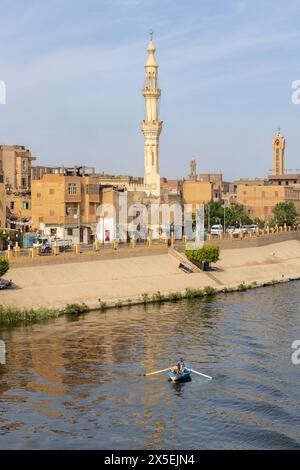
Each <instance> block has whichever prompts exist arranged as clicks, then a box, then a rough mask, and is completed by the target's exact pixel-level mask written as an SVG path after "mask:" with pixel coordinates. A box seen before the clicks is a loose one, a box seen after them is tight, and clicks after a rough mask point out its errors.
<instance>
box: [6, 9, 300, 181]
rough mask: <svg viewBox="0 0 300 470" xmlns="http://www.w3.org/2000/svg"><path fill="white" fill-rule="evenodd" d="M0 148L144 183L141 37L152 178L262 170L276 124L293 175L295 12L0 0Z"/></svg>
mask: <svg viewBox="0 0 300 470" xmlns="http://www.w3.org/2000/svg"><path fill="white" fill-rule="evenodd" d="M0 14H1V28H0V80H4V81H5V83H6V86H7V104H6V105H0V143H6V144H14V143H16V144H21V145H25V146H27V147H29V148H30V149H31V150H32V152H33V153H34V155H36V156H38V162H37V163H41V164H51V165H59V164H62V163H64V164H66V165H72V164H81V163H84V164H86V165H90V166H95V167H96V168H97V169H98V170H99V171H105V172H110V173H116V174H135V175H142V174H143V136H142V133H141V132H140V122H141V120H142V119H143V112H144V106H143V98H142V94H141V89H142V87H143V84H144V64H145V61H146V47H147V42H148V33H149V30H150V29H153V30H154V32H155V34H154V42H155V44H156V47H157V54H156V55H157V60H158V63H159V65H160V67H159V82H160V87H161V89H162V97H161V103H160V117H161V119H162V120H163V121H164V127H163V132H162V134H161V165H160V166H161V174H162V175H164V176H167V177H179V176H185V175H187V173H188V164H189V160H190V159H191V158H192V157H193V156H195V157H196V158H197V163H198V172H207V171H221V172H223V174H224V177H225V178H226V179H233V178H238V177H246V176H249V177H255V176H257V177H259V176H264V175H267V174H268V170H269V169H270V168H272V147H271V140H272V137H273V134H274V132H275V130H276V129H277V127H278V126H280V127H281V128H282V132H283V134H284V135H285V137H286V139H287V152H286V161H287V163H286V166H287V168H291V169H293V168H300V158H299V157H300V150H299V149H300V132H299V124H300V105H298V106H296V105H293V104H292V102H291V94H292V90H291V83H292V81H293V80H297V79H298V80H299V79H300V63H299V54H300V28H299V21H300V1H299V0H289V1H288V2H282V0H280V1H279V0H251V1H250V0H43V1H40V0H0Z"/></svg>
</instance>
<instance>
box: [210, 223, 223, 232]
mask: <svg viewBox="0 0 300 470" xmlns="http://www.w3.org/2000/svg"><path fill="white" fill-rule="evenodd" d="M210 233H211V234H212V235H219V234H220V233H223V226H222V225H221V224H219V225H213V226H212V227H211V229H210Z"/></svg>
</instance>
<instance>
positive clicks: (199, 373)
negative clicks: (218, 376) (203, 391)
mask: <svg viewBox="0 0 300 470" xmlns="http://www.w3.org/2000/svg"><path fill="white" fill-rule="evenodd" d="M190 370H191V371H192V372H194V374H198V375H202V377H206V378H207V379H210V380H212V377H210V376H209V375H205V374H201V372H197V371H196V370H193V369H190Z"/></svg>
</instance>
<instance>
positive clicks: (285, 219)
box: [273, 202, 297, 225]
mask: <svg viewBox="0 0 300 470" xmlns="http://www.w3.org/2000/svg"><path fill="white" fill-rule="evenodd" d="M273 214H274V220H275V222H276V224H277V225H284V224H287V225H293V224H294V223H295V222H296V218H297V211H296V207H295V205H294V203H293V202H279V203H278V204H276V206H275V207H274V209H273Z"/></svg>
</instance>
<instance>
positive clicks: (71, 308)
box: [63, 304, 89, 315]
mask: <svg viewBox="0 0 300 470" xmlns="http://www.w3.org/2000/svg"><path fill="white" fill-rule="evenodd" d="M88 311H89V308H88V306H87V305H86V304H68V305H67V306H66V308H65V309H64V311H63V313H65V314H66V315H81V314H83V313H87V312H88Z"/></svg>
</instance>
